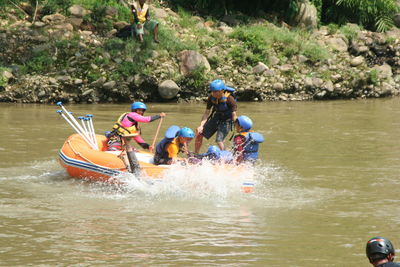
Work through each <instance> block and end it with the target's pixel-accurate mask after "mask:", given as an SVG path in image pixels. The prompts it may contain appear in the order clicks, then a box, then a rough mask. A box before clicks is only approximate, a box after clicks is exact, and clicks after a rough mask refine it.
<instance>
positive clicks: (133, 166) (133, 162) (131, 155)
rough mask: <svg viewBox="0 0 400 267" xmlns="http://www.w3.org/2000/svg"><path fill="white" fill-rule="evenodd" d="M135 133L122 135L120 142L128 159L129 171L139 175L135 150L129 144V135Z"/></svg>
mask: <svg viewBox="0 0 400 267" xmlns="http://www.w3.org/2000/svg"><path fill="white" fill-rule="evenodd" d="M135 135H137V134H133V135H125V136H122V137H121V139H122V143H123V146H124V148H125V151H126V155H127V156H128V161H129V166H130V170H129V171H130V172H131V173H134V174H135V175H139V174H140V165H139V161H138V159H137V157H136V154H135V151H134V149H133V148H132V146H131V145H130V144H129V139H128V138H129V137H132V136H135Z"/></svg>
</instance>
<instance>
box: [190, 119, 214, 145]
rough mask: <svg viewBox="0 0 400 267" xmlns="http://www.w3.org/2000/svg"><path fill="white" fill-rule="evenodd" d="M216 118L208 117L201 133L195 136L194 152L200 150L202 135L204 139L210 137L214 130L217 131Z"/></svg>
mask: <svg viewBox="0 0 400 267" xmlns="http://www.w3.org/2000/svg"><path fill="white" fill-rule="evenodd" d="M217 123H218V120H217V119H216V118H215V117H213V118H211V119H209V120H208V121H207V122H206V123H205V124H204V127H203V132H202V133H201V134H198V135H197V136H196V140H195V144H194V146H195V150H194V152H195V153H199V152H200V148H201V145H202V144H203V137H205V138H206V139H210V137H211V136H213V135H214V134H215V132H216V131H217V128H218V124H217Z"/></svg>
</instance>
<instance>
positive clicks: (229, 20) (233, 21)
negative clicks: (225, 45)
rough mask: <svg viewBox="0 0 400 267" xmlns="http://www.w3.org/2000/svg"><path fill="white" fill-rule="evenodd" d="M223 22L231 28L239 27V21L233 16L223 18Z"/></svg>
mask: <svg viewBox="0 0 400 267" xmlns="http://www.w3.org/2000/svg"><path fill="white" fill-rule="evenodd" d="M222 21H223V22H225V23H226V24H228V25H230V26H237V25H238V24H239V21H238V20H237V19H236V17H235V15H232V14H229V15H225V16H224V17H223V18H222Z"/></svg>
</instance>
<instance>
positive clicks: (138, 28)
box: [135, 24, 144, 42]
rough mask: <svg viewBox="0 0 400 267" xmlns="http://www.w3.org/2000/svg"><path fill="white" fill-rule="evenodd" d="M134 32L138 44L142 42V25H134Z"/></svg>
mask: <svg viewBox="0 0 400 267" xmlns="http://www.w3.org/2000/svg"><path fill="white" fill-rule="evenodd" d="M135 31H136V36H137V38H138V39H139V41H140V42H143V34H144V30H143V24H136V25H135Z"/></svg>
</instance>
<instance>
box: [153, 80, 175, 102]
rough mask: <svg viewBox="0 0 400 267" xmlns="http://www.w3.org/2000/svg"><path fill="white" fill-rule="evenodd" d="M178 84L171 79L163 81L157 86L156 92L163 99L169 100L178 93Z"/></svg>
mask: <svg viewBox="0 0 400 267" xmlns="http://www.w3.org/2000/svg"><path fill="white" fill-rule="evenodd" d="M179 91H180V88H179V86H178V85H177V84H176V83H175V82H174V81H172V80H166V81H163V82H162V83H161V84H160V85H159V86H158V93H159V94H160V96H161V97H162V98H163V99H166V100H169V99H172V98H174V97H176V96H177V94H178V93H179Z"/></svg>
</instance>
